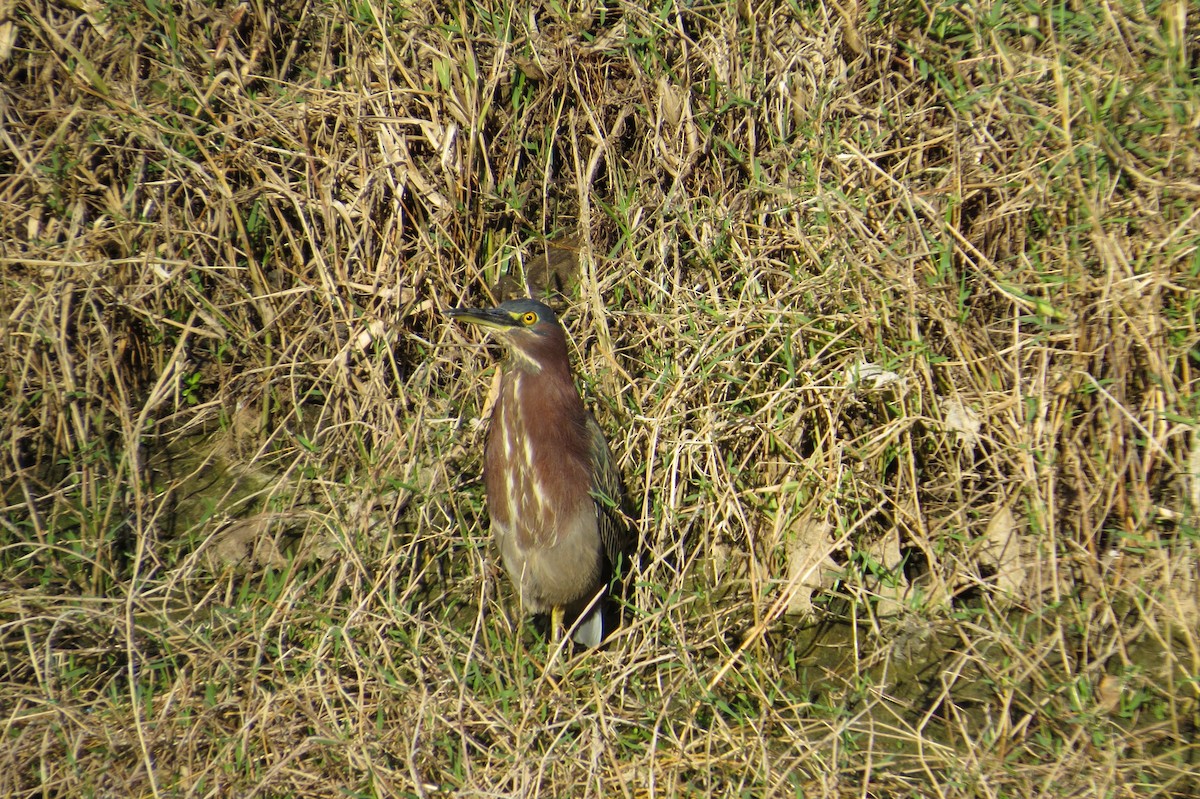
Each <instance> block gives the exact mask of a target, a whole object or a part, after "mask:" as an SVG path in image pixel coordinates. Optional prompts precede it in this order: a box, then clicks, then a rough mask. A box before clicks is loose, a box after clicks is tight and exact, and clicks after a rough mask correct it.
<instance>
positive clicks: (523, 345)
mask: <svg viewBox="0 0 1200 799" xmlns="http://www.w3.org/2000/svg"><path fill="white" fill-rule="evenodd" d="M446 315H447V316H450V317H452V318H454V319H458V320H459V321H462V322H468V323H470V324H473V325H479V326H480V327H484V328H488V329H490V330H494V331H495V332H496V335H497V336H498V337H499V339H500V342H501V343H502V344H503V345H504V346H505V348H507V349H508V351H509V353H510V354H511V355H512V357H513V358H515V359H516V360H517V361H518V362H519V363H520V364H521V365H522V366H525V367H527V368H533V369H535V370H536V371H539V372H540V371H542V369H544V368H545V366H546V365H547V363H548V360H549V359H554V360H556V361H557V360H558V359H564V360H565V358H566V334H565V332H564V331H563V327H562V325H561V324H559V322H558V317H557V316H556V315H555V313H554V311H553V310H551V309H550V307H549V306H546V305H543V304H542V303H540V302H538V301H537V300H532V299H529V298H523V299H519V300H509V301H507V302H502V303H500V305H498V306H496V307H495V308H451V309H449V310H447V311H446Z"/></svg>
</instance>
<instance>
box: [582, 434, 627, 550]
mask: <svg viewBox="0 0 1200 799" xmlns="http://www.w3.org/2000/svg"><path fill="white" fill-rule="evenodd" d="M587 430H588V436H589V438H591V450H592V453H591V454H592V465H593V467H594V468H593V469H592V498H593V499H595V500H596V525H597V528H598V529H599V532H600V543H601V544H603V546H604V554H605V555H606V556H607V557H608V562H609V563H611V564H613V565H614V566H615V565H616V564H617V563H618V562H619V560H620V558H621V556H622V555H623V554H625V553H626V552H627V551H628V549H629V538H630V536H629V527H628V525H626V523H625V520H624V518H623V514H622V512H621V505H622V504H623V502H624V492H623V491H622V490H621V473H620V472H619V471H618V470H617V463H616V461H615V460H613V456H612V452H611V451H610V450H609V448H608V442H607V441H605V440H604V433H603V432H601V430H600V425H598V424H596V420H595V419H594V418H592V416H591V414H588V418H587Z"/></svg>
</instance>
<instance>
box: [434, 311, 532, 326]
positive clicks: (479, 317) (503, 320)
mask: <svg viewBox="0 0 1200 799" xmlns="http://www.w3.org/2000/svg"><path fill="white" fill-rule="evenodd" d="M445 313H446V316H449V317H450V318H452V319H458V320H459V321H461V322H469V323H471V324H473V325H479V326H480V327H490V328H492V329H493V330H510V329H512V328H514V327H518V326H519V325H520V322H518V321H517V319H516V317H514V316H512V315H510V314H509V313H508V312H507V311H502V310H500V309H499V308H447V309H446V311H445Z"/></svg>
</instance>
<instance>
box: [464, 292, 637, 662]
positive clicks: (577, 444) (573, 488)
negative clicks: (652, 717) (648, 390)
mask: <svg viewBox="0 0 1200 799" xmlns="http://www.w3.org/2000/svg"><path fill="white" fill-rule="evenodd" d="M446 313H447V314H448V315H449V316H451V317H454V318H456V319H460V320H462V321H464V322H470V323H472V324H476V325H480V326H482V327H486V328H490V329H492V330H495V331H496V332H497V335H498V336H499V338H500V341H501V343H502V344H504V346H505V349H506V350H507V357H506V358H505V359H504V363H503V364H502V367H501V371H502V375H501V379H500V394H499V397H498V398H497V400H496V406H495V409H494V410H493V411H492V421H491V425H490V427H489V429H488V438H487V448H486V451H485V453H484V461H483V477H484V486H485V488H486V489H487V506H488V514H489V516H490V517H491V521H492V534H493V535H494V537H495V539H496V544H497V546H498V547H499V549H500V557H501V559H502V560H503V561H504V568H505V569H506V570H507V571H508V575H509V577H510V578H511V579H512V581H513V584H514V585H515V586H516V587H517V591H518V593H519V594H520V597H521V604H522V605H523V606H524V608H525V609H526V610H529V611H531V612H533V613H545V612H547V611H549V612H550V629H551V635H552V637H554V638H555V639H557V637H558V634H559V631H560V630H562V629H563V624H564V622H565V623H566V624H569V625H571V637H572V638H573V639H574V640H575V641H576V642H578V643H580V644H583V645H585V646H592V647H595V646H599V645H600V641H601V640H602V639H603V638H604V634H605V630H604V622H603V615H602V612H601V611H602V607H601V605H602V601H603V599H604V594H605V593H606V591H607V589H608V583H609V581H610V580H611V577H612V571H613V568H614V566H615V565H616V564H617V562H618V558H619V557H620V556H621V554H622V553H623V551H624V550H625V547H626V545H627V542H628V528H627V527H626V526H625V525H624V524H623V523H622V522H621V520H620V517H619V515H618V506H619V504H620V500H621V477H620V474H619V473H618V471H617V467H616V464H615V463H614V462H613V457H612V453H611V452H610V451H609V449H608V443H607V442H606V441H605V440H604V434H603V433H601V432H600V427H599V425H597V424H596V420H595V419H594V418H592V415H591V414H590V413H588V412H587V410H586V409H585V408H584V407H583V400H582V399H580V397H579V392H578V391H576V389H575V383H574V381H573V380H572V378H571V363H570V360H569V359H568V357H567V335H566V331H564V330H563V327H562V325H560V324H559V322H558V318H557V317H556V316H555V315H554V311H552V310H550V308H548V307H546V306H545V305H543V304H542V303H540V302H537V301H535V300H531V299H519V300H509V301H508V302H505V303H502V304H501V305H500V306H499V307H497V308H454V309H451V310H448V311H446Z"/></svg>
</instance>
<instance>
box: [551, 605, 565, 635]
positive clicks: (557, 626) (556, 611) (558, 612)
mask: <svg viewBox="0 0 1200 799" xmlns="http://www.w3.org/2000/svg"><path fill="white" fill-rule="evenodd" d="M563 615H564V612H563V609H562V608H560V607H554V608H551V609H550V642H551V643H553V644H557V643H558V641H559V639H560V638H561V637H562V632H563Z"/></svg>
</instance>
